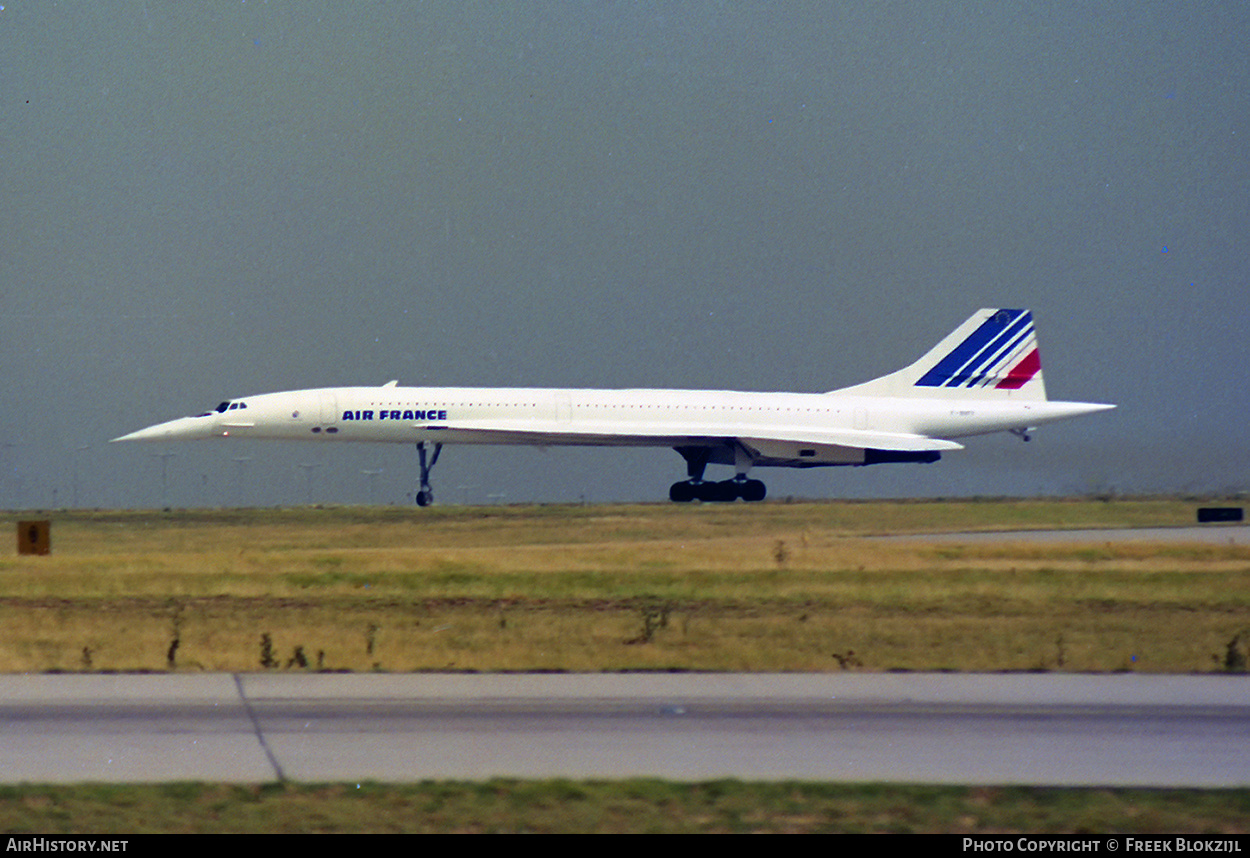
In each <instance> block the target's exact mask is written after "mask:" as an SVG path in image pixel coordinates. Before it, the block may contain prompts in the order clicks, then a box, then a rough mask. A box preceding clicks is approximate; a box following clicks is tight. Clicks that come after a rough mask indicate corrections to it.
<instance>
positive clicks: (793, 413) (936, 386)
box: [113, 309, 1115, 506]
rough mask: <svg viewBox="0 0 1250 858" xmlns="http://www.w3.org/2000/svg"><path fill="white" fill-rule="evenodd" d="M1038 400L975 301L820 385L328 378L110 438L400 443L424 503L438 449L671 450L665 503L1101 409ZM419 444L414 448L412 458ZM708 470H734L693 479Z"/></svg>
mask: <svg viewBox="0 0 1250 858" xmlns="http://www.w3.org/2000/svg"><path fill="white" fill-rule="evenodd" d="M1114 407H1115V406H1114V405H1102V404H1096V403H1088V402H1051V401H1050V400H1048V399H1047V398H1046V388H1045V386H1044V385H1043V383H1042V365H1041V360H1040V359H1039V357H1038V352H1037V335H1036V333H1035V332H1034V329H1033V314H1032V313H1031V312H1029V311H1028V310H1003V309H983V310H978V311H977V312H976V313H974V314H973V315H972V316H971V317H970V318H969V319H968V320H967V321H966V322H964V323H963V324H962V325H960V326H959V327H958V328H956V329H955V330H954V331H953V332H952V333H951V334H950V335H948V336H947V337H946V338H945V339H943V340H942V341H941V342H940V343H938V344H937V345H936V346H934V347H933V348H932V349H931V350H930V351H929V352H928V354H926V355H925V356H924V357H922V358H921V359H920V360H918V361H916V362H915V363H913V364H911V365H910V366H908V367H905V368H903V369H901V370H898V371H897V372H894V373H891V374H890V375H886V376H882V377H881V378H877V379H874V380H872V381H868V382H864V383H863V384H857V385H854V386H853V387H845V388H841V389H839V390H831V391H829V392H828V393H748V392H738V391H726V390H582V389H531V388H479V387H473V388H465V387H400V386H399V384H398V382H396V381H390V382H387V383H386V384H383V385H381V386H380V387H335V388H323V389H319V390H295V391H286V392H283V393H264V394H260V395H257V396H245V397H243V398H241V399H230V400H227V401H225V402H222V403H221V404H220V405H218V406H217V407H216V408H213V409H212V410H210V411H206V412H204V413H203V414H198V415H196V416H194V417H181V418H178V419H177V420H170V421H168V422H166V423H160V424H157V425H156V426H149V427H148V428H146V429H140V430H138V431H137V432H131V433H130V434H129V435H123V436H122V437H120V438H114V439H113V440H114V441H176V440H190V439H198V438H273V439H280V440H304V441H315V442H327V441H385V442H391V443H403V444H415V445H416V447H417V453H418V457H419V460H420V467H421V475H420V479H421V482H420V487H419V489H418V491H417V494H416V501H417V503H418V504H419V505H421V506H427V505H428V504H430V503H432V502H433V500H434V493H433V491H432V490H431V488H430V471H431V470H432V469H433V468H434V465H435V463H436V462H437V461H438V457H439V454H440V453H441V452H442V449H443V445H444V444H523V445H529V446H539V447H547V446H556V445H571V446H595V447H672V448H673V449H674V450H676V451H677V452H678V453H680V454H681V456H682V458H683V459H685V461H686V475H687V479H686V480H684V481H682V482H677V483H674V484H673V485H672V487H671V488H670V489H669V498H670V499H671V500H673V501H677V502H689V501H694V500H698V501H704V502H709V501H734V500H738V499H739V498H740V499H742V500H744V501H761V500H763V499H764V496H765V494H766V489H765V486H764V483H762V482H761V481H760V480H757V479H751V478H750V477H749V476H748V474H749V472H750V471H751V469H752V468H756V467H778V468H820V467H836V466H839V465H876V464H882V463H888V462H936V461H937V460H938V459H939V458H941V455H942V453H944V452H947V451H949V450H960V449H962V448H963V445H961V444H959V443H957V442H955V441H953V440H951V439H953V438H963V437H967V436H969V435H982V434H985V433H988V432H1003V431H1005V432H1012V433H1014V434H1016V435H1018V436H1020V437H1021V438H1023V439H1024V440H1026V441H1027V440H1028V439H1029V433H1030V432H1031V431H1032V430H1033V428H1034V427H1036V426H1037V425H1039V424H1042V423H1048V422H1050V421H1052V420H1061V419H1063V418H1067V417H1076V416H1079V415H1082V414H1092V413H1095V412H1098V411H1104V410H1106V409H1109V408H1114ZM427 453H428V455H427ZM709 464H717V465H731V466H733V468H734V471H735V476H734V477H732V478H731V479H728V480H724V481H720V482H716V481H709V480H705V479H704V478H703V475H704V469H705V468H707V466H708V465H709Z"/></svg>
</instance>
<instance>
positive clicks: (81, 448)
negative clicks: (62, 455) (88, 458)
mask: <svg viewBox="0 0 1250 858" xmlns="http://www.w3.org/2000/svg"><path fill="white" fill-rule="evenodd" d="M90 449H91V446H90V445H88V444H82V445H81V446H79V447H78V448H76V449H75V450H74V509H78V508H79V506H80V503H79V497H78V494H79V487H80V483H79V476H78V458H79V457H78V454H79V453H85V452H87V451H88V450H90Z"/></svg>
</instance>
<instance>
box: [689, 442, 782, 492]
mask: <svg viewBox="0 0 1250 858" xmlns="http://www.w3.org/2000/svg"><path fill="white" fill-rule="evenodd" d="M677 452H678V453H681V456H682V458H683V459H685V460H686V474H687V476H689V479H688V480H686V481H685V482H681V483H673V485H672V486H670V487H669V490H668V499H669V500H671V501H674V502H675V503H689V502H690V501H696V500H697V501H703V502H704V503H728V502H732V501H735V500H737V499H738V498H742V499H743V500H744V501H748V502H754V501H762V500H763V499H764V496H765V495H766V494H767V493H768V490H767V488H766V487H765V486H764V484H763V483H762V482H760V481H759V480H749V479H747V475H746V470H745V468H743V467H742V466H741V464H740V465H739V467H740V470H739V473H738V475H737V476H736V477H734V478H733V479H732V480H724V481H723V482H719V483H716V482H707V481H705V480H704V479H703V471H704V470H705V469H706V468H707V463H708V460H709V459H710V458H711V456H712V448H711V447H678V448H677ZM737 458H741V457H737ZM747 467H749V465H748V466H747Z"/></svg>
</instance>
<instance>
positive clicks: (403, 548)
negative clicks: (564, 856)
mask: <svg viewBox="0 0 1250 858" xmlns="http://www.w3.org/2000/svg"><path fill="white" fill-rule="evenodd" d="M1208 502H1209V501H1205V500H1204V501H1201V502H1200V501H1196V500H1179V499H1154V498H1151V499H1129V500H1064V501H1014V500H981V501H965V500H961V501H930V502H894V503H891V502H853V503H793V504H786V503H765V504H755V505H749V506H748V505H744V504H735V505H707V506H699V505H694V506H688V507H675V506H671V505H644V506H587V507H581V506H551V507H546V506H529V507H503V508H483V507H444V508H433V509H427V510H416V509H401V508H394V507H386V508H325V509H321V508H300V509H284V510H197V511H169V512H56V513H51V514H45V515H38V514H29V513H23V514H16V513H15V514H11V515H10V516H8V517H7V518H0V522H2V523H3V526H5V527H8V528H9V532H10V533H12V532H13V530H12V528H13V523H14V522H16V521H17V520H18V519H19V518H38V517H46V518H50V519H51V521H52V543H53V551H52V554H51V555H50V556H47V557H19V556H17V555H16V552H15V550H13V549H10V552H9V553H8V554H7V555H5V556H0V628H2V629H3V630H4V633H3V635H2V636H0V671H4V672H19V671H21V672H25V671H104V670H109V671H200V670H214V671H261V670H272V671H302V670H307V671H312V670H351V671H419V670H448V669H450V670H475V671H491V670H569V671H603V670H609V671H611V670H742V671H882V670H915V671H920V670H952V671H1008V670H1009V671H1103V672H1109V671H1126V670H1132V671H1146V672H1171V673H1176V672H1211V671H1237V672H1241V671H1244V670H1245V669H1246V662H1247V651H1248V643H1250V587H1248V586H1247V585H1250V549H1248V548H1246V547H1243V546H1237V545H1219V544H1202V545H1198V544H1194V545H1186V544H1158V545H1149V544H1125V543H1116V542H1107V543H1088V542H1087V543H1081V544H1075V543H1073V544H1053V545H1040V544H1037V543H1029V542H1014V543H1013V542H1006V543H992V544H975V545H974V544H958V543H940V544H939V543H932V544H925V543H909V542H902V543H899V542H885V541H879V540H874V539H872V538H871V537H873V536H876V535H881V534H891V533H900V532H905V533H924V532H931V531H947V530H957V531H959V530H1022V529H1032V528H1069V527H1081V528H1098V527H1120V526H1153V527H1166V526H1179V525H1189V524H1191V523H1192V522H1193V520H1194V510H1195V508H1196V507H1197V506H1198V505H1200V503H1208ZM0 830H3V831H6V832H33V831H39V832H45V833H54V832H66V833H69V832H118V831H125V832H138V831H344V832H346V831H682V832H689V831H727V832H734V831H767V832H774V831H776V832H790V831H797V832H815V831H961V832H1005V831H1023V832H1048V831H1052V832H1053V831H1066V832H1072V831H1092V832H1109V831H1121V832H1152V831H1153V832H1219V833H1227V832H1245V831H1247V830H1250V791H1245V790H1218V791H1197V790H1193V791H1184V790H1180V791H1176V790H1169V791H1158V790H1051V789H1025V788H1011V789H986V788H954V787H951V788H947V787H941V788H938V787H925V786H885V785H863V786H834V785H821V784H782V785H778V784H739V783H733V782H723V783H722V782H718V783H713V784H693V785H680V784H664V783H658V782H651V781H630V782H623V783H613V784H590V783H568V782H562V781H557V782H514V781H492V782H489V783H486V784H461V783H438V784H413V785H377V784H365V785H362V786H360V787H359V788H357V786H356V785H354V784H353V785H325V786H315V785H295V784H277V785H271V786H265V787H228V786H220V785H211V784H173V785H165V786H134V787H129V786H128V787H104V786H88V785H83V786H65V787H52V786H23V787H20V788H9V789H0Z"/></svg>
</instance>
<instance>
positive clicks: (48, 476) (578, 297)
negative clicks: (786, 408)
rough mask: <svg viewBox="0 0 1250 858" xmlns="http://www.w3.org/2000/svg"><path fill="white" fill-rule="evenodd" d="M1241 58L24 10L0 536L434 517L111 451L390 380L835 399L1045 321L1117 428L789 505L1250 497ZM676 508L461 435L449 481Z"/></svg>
mask: <svg viewBox="0 0 1250 858" xmlns="http://www.w3.org/2000/svg"><path fill="white" fill-rule="evenodd" d="M1248 32H1250V7H1246V6H1245V5H1244V4H1235V3H1229V4H1214V3H1188V2H1186V3H1158V2H1145V3H1143V2H1132V3H1111V4H1076V3H1011V2H999V3H914V4H913V3H886V2H881V3H846V4H834V3H828V2H806V3H805V2H775V3H748V2H733V3H712V2H671V3H670V2H637V3H626V2H613V3H609V2H599V3H590V2H587V3H573V2H567V3H566V2H425V3H422V2H376V3H370V2H346V3H345V2H339V3H329V2H324V3H322V2H312V0H282V1H281V2H280V0H270V2H267V3H266V2H261V0H249V2H229V3H227V2H209V3H195V2H169V3H163V2H158V0H147V2H142V0H116V2H97V3H91V4H88V3H72V4H70V3H63V4H55V3H48V2H33V0H5V2H3V9H2V10H0V63H2V64H0V68H3V70H4V74H3V76H2V77H0V87H2V90H0V91H2V92H3V98H4V102H3V107H4V109H3V111H2V113H0V144H2V146H3V150H2V151H3V158H0V188H2V189H3V195H4V196H3V202H4V204H3V205H2V206H0V298H2V301H0V337H2V338H3V347H2V348H0V355H2V358H0V361H2V363H0V385H3V393H4V407H3V410H2V411H0V439H2V440H0V463H2V464H3V474H2V475H0V491H3V494H4V498H5V499H4V501H3V502H2V503H0V506H6V507H32V506H49V505H53V504H56V505H70V504H72V503H74V502H75V500H76V501H77V502H78V503H79V504H80V505H83V506H149V505H156V504H159V503H161V502H162V501H163V500H165V499H167V500H168V502H169V503H172V504H175V505H198V504H209V505H211V504H219V503H236V502H243V503H249V504H250V503H288V502H303V501H305V500H307V499H309V498H311V499H312V500H314V501H318V502H354V501H366V500H376V501H377V502H388V503H389V502H403V501H404V498H405V494H406V493H408V492H411V490H412V488H413V483H414V482H415V471H416V455H415V452H413V451H412V450H411V449H410V448H407V447H402V446H397V447H391V446H380V445H379V446H372V445H369V446H360V447H357V446H353V445H338V446H336V445H316V446H314V445H301V444H280V443H270V444H264V443H260V442H254V443H230V442H206V443H200V444H183V445H177V446H173V447H171V448H170V450H171V451H172V452H174V453H176V455H175V456H173V457H172V458H169V459H168V460H167V461H166V462H165V463H164V464H165V466H166V467H167V469H168V471H167V473H168V490H167V495H165V494H163V489H162V485H161V470H162V460H161V459H159V458H157V457H156V456H154V453H158V452H161V451H160V449H159V448H154V447H151V446H145V445H126V446H123V445H112V446H109V445H107V444H106V441H107V439H108V438H111V437H114V436H116V435H120V434H122V433H124V432H128V431H130V430H133V429H136V428H139V427H141V426H145V425H149V424H151V423H155V422H158V421H160V420H165V419H168V418H171V417H176V416H180V415H183V414H189V413H195V412H197V411H200V410H203V409H204V408H206V407H207V406H211V405H213V404H215V403H217V402H218V401H220V400H222V399H225V398H229V397H236V396H243V395H246V394H250V393H261V392H266V391H270V390H283V389H292V388H303V387H319V386H330V385H348V384H375V383H376V384H381V383H382V382H385V381H387V380H389V379H392V378H397V379H399V380H400V382H401V384H423V385H483V386H569V387H688V388H732V389H754V390H808V391H821V390H828V389H832V388H835V387H839V386H844V385H848V384H853V383H856V382H859V381H863V380H866V379H868V378H870V377H873V376H876V375H880V374H883V373H885V372H888V371H891V370H893V369H896V368H898V367H899V366H901V365H903V364H905V363H908V362H910V361H912V360H914V359H915V358H916V357H918V356H919V355H920V354H921V353H923V352H924V351H925V350H927V349H928V348H929V347H930V346H931V345H933V344H934V343H935V342H936V341H937V340H938V339H939V338H941V337H942V336H943V335H945V334H946V333H947V332H948V331H949V330H951V329H952V328H954V327H955V326H956V325H957V324H958V323H960V322H961V321H963V320H964V319H965V318H966V317H967V316H968V315H969V314H970V313H971V312H972V311H973V310H975V309H976V308H978V307H982V306H1027V307H1030V308H1032V309H1033V311H1034V314H1035V318H1036V320H1037V325H1038V330H1039V339H1040V342H1041V349H1042V356H1043V365H1044V367H1045V372H1046V379H1047V387H1048V390H1049V392H1050V395H1051V396H1052V397H1053V398H1058V399H1075V400H1084V401H1103V402H1115V403H1118V404H1119V405H1120V408H1119V409H1118V410H1117V411H1115V412H1112V413H1110V414H1105V415H1097V416H1094V417H1089V418H1084V419H1081V420H1077V421H1073V422H1071V423H1068V424H1056V425H1054V426H1053V427H1047V428H1045V429H1043V430H1042V431H1041V432H1039V433H1038V434H1037V436H1036V438H1035V440H1034V441H1033V442H1032V443H1030V444H1028V445H1027V446H1026V445H1024V444H1021V443H1020V442H1019V441H1018V440H1016V439H1013V438H1010V437H1008V436H1002V437H1001V438H1000V437H987V438H984V439H973V440H972V441H971V442H970V443H969V450H968V451H965V452H961V453H956V454H951V455H948V456H947V457H945V459H944V460H943V461H942V462H941V463H940V464H937V465H930V466H916V465H899V466H890V465H883V466H880V467H878V468H864V469H830V470H816V471H808V472H792V471H781V470H768V471H763V472H761V473H760V476H761V477H762V478H764V479H765V480H767V482H768V483H769V487H770V493H771V494H772V496H774V497H776V496H784V495H787V494H794V495H802V496H810V497H837V496H852V497H857V496H873V495H887V496H897V495H912V494H916V495H958V494H1033V493H1057V492H1087V491H1102V490H1108V489H1114V490H1117V491H1124V492H1137V491H1175V490H1183V491H1193V492H1205V491H1220V490H1240V489H1243V488H1245V486H1246V482H1247V477H1248V476H1250V464H1248V462H1250V458H1248V457H1247V429H1246V424H1247V417H1248V416H1250V393H1247V384H1246V381H1247V371H1246V365H1247V357H1248V354H1247V352H1248V351H1250V350H1248V348H1247V322H1248V321H1250V309H1248V303H1250V275H1248V270H1250V266H1248V265H1247V262H1246V252H1247V247H1248V246H1250V242H1248V241H1247V238H1248V236H1247V232H1248V231H1250V217H1248V215H1250V211H1248V209H1250V194H1248V193H1247V189H1248V187H1247V186H1248V184H1250V156H1248V155H1250V153H1248V150H1247V143H1248V142H1250V109H1248V104H1250V102H1247V96H1246V93H1247V92H1250V80H1248V78H1250V63H1247V61H1246V57H1247V56H1248V55H1250V51H1248V50H1247V49H1248V47H1250V46H1248V45H1247V37H1246V33H1248ZM238 459H245V460H246V461H236V460H238ZM301 465H307V466H310V467H301ZM376 469H381V470H382V472H383V473H382V474H380V475H378V476H377V477H369V476H367V475H365V474H363V473H362V472H363V471H366V470H376ZM711 473H712V472H711V471H709V474H711ZM682 476H684V467H683V464H682V461H681V459H680V457H678V456H677V454H676V453H673V452H672V451H665V450H651V451H647V450H642V451H625V452H621V451H612V450H571V449H563V450H562V449H558V448H557V449H552V450H550V451H547V452H543V451H536V450H528V449H523V448H518V449H511V448H499V449H494V450H491V449H477V448H463V447H460V448H455V447H453V448H448V449H447V450H446V451H444V456H443V459H442V461H441V462H440V463H439V467H438V470H437V471H436V472H435V486H436V490H437V491H438V494H439V497H440V499H441V500H447V501H459V500H465V499H468V500H471V501H474V502H481V501H485V500H487V499H488V498H490V497H491V496H495V497H501V498H502V499H503V500H505V501H522V500H544V501H563V500H576V499H578V498H579V497H586V498H587V499H590V500H614V499H621V500H660V499H662V498H664V497H665V496H666V491H667V487H668V484H669V483H670V482H672V481H673V480H676V479H679V478H681V477H682Z"/></svg>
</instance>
